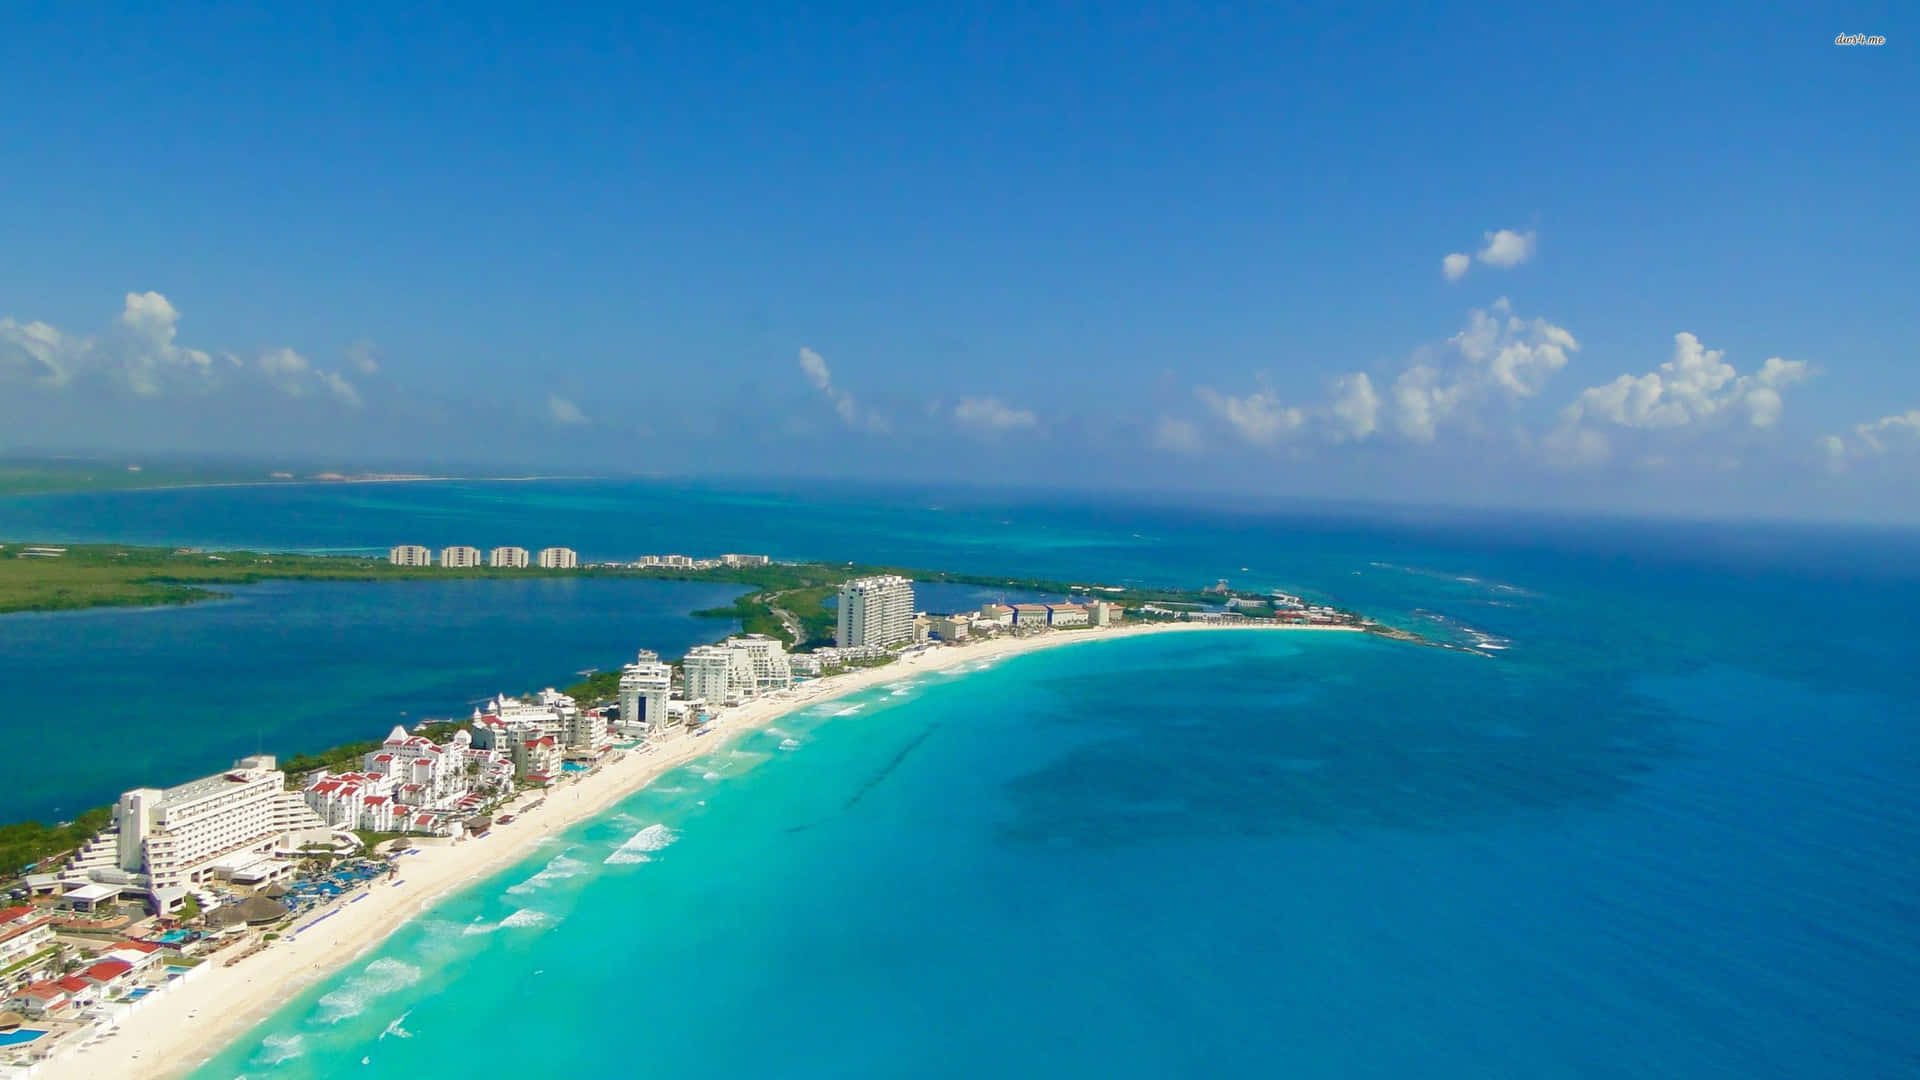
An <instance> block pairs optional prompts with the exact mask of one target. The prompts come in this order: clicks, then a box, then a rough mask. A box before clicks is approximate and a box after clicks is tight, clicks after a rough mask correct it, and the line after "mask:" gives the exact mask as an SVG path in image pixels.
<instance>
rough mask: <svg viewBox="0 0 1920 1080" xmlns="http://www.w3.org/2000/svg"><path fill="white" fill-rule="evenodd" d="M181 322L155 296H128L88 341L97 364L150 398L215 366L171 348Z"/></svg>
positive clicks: (202, 356)
mask: <svg viewBox="0 0 1920 1080" xmlns="http://www.w3.org/2000/svg"><path fill="white" fill-rule="evenodd" d="M179 321H180V313H179V312H178V311H176V310H174V306H173V305H172V304H171V303H169V302H168V301H167V298H166V297H164V296H162V295H160V294H159V293H157V292H144V293H128V294H127V299H126V305H125V306H124V307H123V308H122V309H121V312H120V317H119V318H118V319H116V320H114V324H113V326H112V327H110V328H109V329H108V330H107V332H106V333H105V334H103V335H101V337H100V338H99V340H97V341H95V342H92V343H91V351H92V352H93V353H94V354H95V356H96V363H97V365H98V366H100V367H103V368H105V369H106V370H108V371H109V372H111V373H113V374H115V375H117V376H118V377H119V378H120V379H121V380H122V381H124V382H125V384H126V386H127V388H128V389H130V390H132V391H133V392H134V393H136V394H138V395H140V396H141V397H154V396H156V395H158V394H160V393H162V392H163V391H165V390H167V389H169V388H171V387H172V386H174V385H175V380H177V379H181V378H184V379H188V380H193V379H198V378H204V377H205V376H206V375H207V374H209V373H210V372H211V370H212V368H213V358H212V357H211V356H208V355H207V354H206V353H204V352H201V351H200V350H199V349H188V348H184V347H182V346H179V345H176V344H174V341H173V339H174V336H175V334H177V333H178V328H177V327H176V325H175V324H176V323H178V322H179Z"/></svg>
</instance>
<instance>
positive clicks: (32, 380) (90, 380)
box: [0, 292, 361, 408]
mask: <svg viewBox="0 0 1920 1080" xmlns="http://www.w3.org/2000/svg"><path fill="white" fill-rule="evenodd" d="M179 323H180V312H179V310H178V309H177V308H175V307H174V306H173V303H172V302H171V301H169V300H168V299H167V298H166V297H165V296H162V295H161V294H159V293H157V292H137V293H134V292H130V293H127V294H126V298H125V301H124V303H123V304H122V307H121V310H120V314H119V315H118V316H116V317H115V318H114V320H113V321H112V322H111V323H109V324H108V325H107V327H106V328H105V329H103V330H101V331H100V332H99V333H97V334H93V335H90V336H86V335H77V334H69V333H66V332H64V331H61V330H59V329H57V328H55V327H53V326H49V325H48V324H46V323H43V322H28V323H21V322H16V321H15V320H13V319H10V318H9V319H0V382H24V383H27V384H29V385H33V386H38V387H41V388H42V389H48V390H62V389H67V388H69V387H73V386H74V384H76V383H84V384H85V385H89V386H92V387H95V388H98V387H99V386H100V385H101V384H103V383H104V384H105V385H107V386H111V387H118V388H119V389H121V390H123V391H127V392H130V393H132V394H134V395H135V396H136V397H142V398H155V397H161V396H164V395H167V394H176V393H191V394H202V393H210V392H213V391H216V390H219V389H222V388H223V387H226V386H229V385H233V384H234V380H236V379H238V380H240V381H241V383H245V382H249V381H252V382H254V384H255V385H258V384H259V383H260V382H264V383H265V384H267V385H269V386H271V387H273V388H275V389H277V390H279V391H280V392H281V393H283V394H286V395H288V396H291V397H302V396H305V395H306V394H307V393H308V392H309V391H311V390H320V391H323V392H324V393H325V394H327V395H329V396H331V397H333V398H335V399H336V400H338V401H340V402H342V403H344V404H346V405H349V406H352V407H354V408H358V407H359V406H360V404H361V402H360V393H359V391H358V390H357V389H355V388H354V386H353V384H352V383H350V382H348V381H347V380H346V379H345V378H343V377H342V376H341V375H339V374H338V373H336V372H329V371H320V370H317V369H315V368H314V367H313V366H312V365H311V364H310V363H308V361H307V358H306V357H304V356H302V355H300V354H299V353H298V352H295V351H294V350H293V349H290V348H285V347H282V348H276V349H268V350H266V351H265V352H262V353H260V354H259V355H258V356H256V357H255V358H254V359H253V360H252V361H251V362H249V361H247V360H244V359H242V358H240V357H238V356H235V355H233V354H231V353H222V354H220V355H221V357H222V358H223V359H224V360H225V361H226V362H225V363H222V364H215V362H214V357H213V355H212V354H211V353H208V352H205V351H203V350H201V349H195V348H189V347H187V346H184V345H181V344H179V343H178V342H177V341H176V340H175V339H176V337H177V336H178V334H179ZM76 392H77V388H76Z"/></svg>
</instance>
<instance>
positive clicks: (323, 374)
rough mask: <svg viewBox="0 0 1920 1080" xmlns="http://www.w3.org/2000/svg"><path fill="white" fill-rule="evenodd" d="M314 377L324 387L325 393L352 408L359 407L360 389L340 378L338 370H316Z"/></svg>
mask: <svg viewBox="0 0 1920 1080" xmlns="http://www.w3.org/2000/svg"><path fill="white" fill-rule="evenodd" d="M314 378H316V379H318V380H319V382H320V385H321V386H322V387H323V388H325V389H326V391H327V393H329V394H332V395H333V396H334V397H336V398H338V399H339V400H340V402H341V404H343V405H346V406H348V407H349V408H354V409H357V408H359V407H360V404H361V402H360V391H359V390H357V389H355V388H354V385H353V384H352V383H350V382H348V381H347V380H346V379H344V378H342V377H341V375H340V373H339V372H336V371H317V372H314Z"/></svg>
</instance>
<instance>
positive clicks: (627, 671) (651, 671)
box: [620, 649, 673, 732]
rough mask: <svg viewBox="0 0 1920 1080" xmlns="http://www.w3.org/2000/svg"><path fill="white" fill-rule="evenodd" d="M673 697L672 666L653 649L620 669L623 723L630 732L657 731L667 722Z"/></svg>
mask: <svg viewBox="0 0 1920 1080" xmlns="http://www.w3.org/2000/svg"><path fill="white" fill-rule="evenodd" d="M672 697H673V667H672V666H671V665H668V664H663V663H661V662H660V654H659V653H656V652H654V651H653V650H651V649H644V650H642V651H641V652H640V655H639V659H637V660H635V661H634V662H633V663H631V664H628V665H627V666H626V667H623V668H621V669H620V726H621V727H622V728H624V729H626V730H628V731H630V732H637V731H657V730H659V729H660V728H663V727H665V726H666V725H667V702H668V701H669V700H671V699H672Z"/></svg>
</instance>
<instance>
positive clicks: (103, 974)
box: [80, 960, 133, 988]
mask: <svg viewBox="0 0 1920 1080" xmlns="http://www.w3.org/2000/svg"><path fill="white" fill-rule="evenodd" d="M131 974H133V965H132V964H129V963H127V962H126V961H125V960H102V961H100V962H99V963H97V964H95V965H93V966H92V967H90V968H88V969H87V970H85V971H83V972H81V973H80V977H81V978H83V979H85V980H87V981H88V982H90V983H92V984H93V985H95V986H100V987H107V988H112V987H116V986H119V985H121V984H122V983H124V982H125V980H126V978H127V976H128V975H131Z"/></svg>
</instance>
